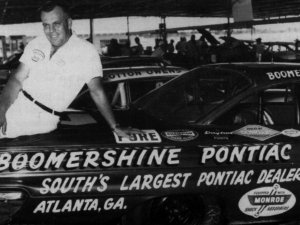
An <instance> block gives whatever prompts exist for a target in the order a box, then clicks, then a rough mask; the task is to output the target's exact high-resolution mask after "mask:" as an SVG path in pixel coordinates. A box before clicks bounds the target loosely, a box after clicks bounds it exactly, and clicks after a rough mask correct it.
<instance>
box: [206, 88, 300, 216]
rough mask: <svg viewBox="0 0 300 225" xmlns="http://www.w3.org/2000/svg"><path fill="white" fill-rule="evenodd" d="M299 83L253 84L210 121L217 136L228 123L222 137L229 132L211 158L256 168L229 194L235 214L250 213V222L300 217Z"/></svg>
mask: <svg viewBox="0 0 300 225" xmlns="http://www.w3.org/2000/svg"><path fill="white" fill-rule="evenodd" d="M299 88H300V86H299V83H294V82H288V83H287V82H286V83H279V84H276V85H270V84H269V85H266V86H264V87H260V88H253V91H252V92H251V93H250V94H248V95H247V96H245V98H243V99H242V100H240V101H239V102H237V103H235V104H234V105H232V106H231V108H230V109H228V110H226V111H224V112H223V113H222V115H220V116H219V117H218V118H216V119H215V120H214V121H213V122H212V123H211V126H216V127H215V128H214V129H212V130H211V131H210V136H214V137H215V138H216V136H217V133H216V130H218V133H219V134H220V133H221V131H222V130H220V127H223V128H224V127H227V128H226V131H227V132H226V133H225V132H224V134H223V135H222V134H221V135H219V136H218V138H220V136H223V137H226V138H227V144H226V145H224V144H220V145H218V144H216V145H215V146H214V147H213V149H214V156H213V157H211V158H212V159H214V160H215V162H216V163H217V164H219V165H224V164H225V163H226V164H230V166H231V169H233V171H241V170H242V171H245V173H247V171H248V172H249V171H252V175H251V179H249V183H248V184H247V185H243V188H242V189H241V190H239V191H238V192H237V193H236V195H232V196H231V197H230V198H229V199H228V201H229V202H231V204H233V205H234V208H232V209H233V210H232V209H231V210H230V212H229V215H230V216H233V217H237V218H242V217H244V216H245V215H246V219H247V220H249V221H250V220H253V218H254V220H259V219H262V218H265V219H269V220H270V219H276V220H285V219H287V218H288V217H291V218H293V217H294V218H295V217H298V215H297V214H298V213H297V212H299V209H300V204H299V203H298V201H297V199H298V198H299V197H300V195H299V188H300V185H299V181H300V176H299V175H300V174H299V172H300V170H299V166H300V153H299V147H300V126H299V90H300V89H299ZM216 142H218V140H216ZM225 146H226V147H225ZM224 149H227V152H225V151H224ZM206 155H207V154H206ZM225 155H226V161H225ZM212 159H209V160H212ZM207 161H208V159H207ZM224 162H225V163H224ZM223 197H224V198H225V199H226V196H223ZM247 217H248V218H247Z"/></svg>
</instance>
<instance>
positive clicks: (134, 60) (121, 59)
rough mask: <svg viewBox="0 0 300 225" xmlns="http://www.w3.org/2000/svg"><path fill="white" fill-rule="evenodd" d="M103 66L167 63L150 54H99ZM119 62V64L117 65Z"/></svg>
mask: <svg viewBox="0 0 300 225" xmlns="http://www.w3.org/2000/svg"><path fill="white" fill-rule="evenodd" d="M101 62H102V66H103V68H112V67H120V66H119V65H123V66H147V65H158V64H162V65H169V63H168V62H167V61H165V60H163V59H161V58H159V57H152V56H116V57H108V56H101ZM118 64H119V65H118Z"/></svg>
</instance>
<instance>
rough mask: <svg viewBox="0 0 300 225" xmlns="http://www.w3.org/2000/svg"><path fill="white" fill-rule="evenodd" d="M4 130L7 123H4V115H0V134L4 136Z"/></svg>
mask: <svg viewBox="0 0 300 225" xmlns="http://www.w3.org/2000/svg"><path fill="white" fill-rule="evenodd" d="M6 128H7V122H6V117H5V114H2V113H1V114H0V132H1V133H2V134H4V135H5V134H6Z"/></svg>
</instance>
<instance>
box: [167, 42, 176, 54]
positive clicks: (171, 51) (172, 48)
mask: <svg viewBox="0 0 300 225" xmlns="http://www.w3.org/2000/svg"><path fill="white" fill-rule="evenodd" d="M174 50H175V48H174V40H173V39H171V40H170V43H169V44H168V46H167V52H168V53H171V54H173V53H174Z"/></svg>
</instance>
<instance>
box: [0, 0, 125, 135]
mask: <svg viewBox="0 0 300 225" xmlns="http://www.w3.org/2000/svg"><path fill="white" fill-rule="evenodd" d="M40 13H41V14H40V15H41V20H42V24H43V29H44V34H45V35H43V36H41V37H37V38H36V39H34V40H33V41H31V42H30V43H29V44H28V45H27V46H26V48H25V49H24V53H23V55H22V57H21V58H20V66H19V67H18V69H17V71H16V73H15V74H14V75H12V76H11V77H10V79H9V81H8V83H7V85H6V87H5V88H4V90H3V92H2V94H1V96H0V131H1V132H0V138H4V137H9V138H14V137H17V136H20V135H33V134H38V133H47V132H50V131H53V130H54V129H56V128H57V124H58V122H59V114H60V112H62V111H64V110H65V109H66V108H67V107H68V105H69V104H70V103H71V102H72V100H73V99H74V98H75V97H76V95H77V94H78V92H79V91H80V89H81V88H82V86H83V85H84V83H87V85H88V87H89V90H90V93H91V96H92V99H93V100H94V102H95V103H96V105H97V108H98V109H99V111H100V112H101V113H102V115H103V116H104V118H105V119H106V121H107V122H108V124H109V126H110V127H111V129H112V130H113V131H114V132H116V133H117V134H118V135H119V136H127V133H126V132H127V131H126V130H123V129H121V128H120V127H119V126H118V124H117V123H116V121H115V118H114V116H113V113H112V111H111V108H110V105H109V103H108V101H107V98H106V95H105V92H104V90H103V88H102V84H101V80H100V81H99V79H94V78H95V77H99V76H101V75H102V66H101V63H100V58H99V55H98V52H97V50H96V49H95V47H94V46H93V45H92V44H90V43H89V42H87V41H84V40H82V39H80V38H78V37H77V36H76V35H75V34H72V30H71V27H72V19H71V18H70V15H69V12H68V10H67V8H66V7H65V6H64V5H62V4H60V3H58V2H54V1H48V2H46V4H45V5H43V6H42V7H41V9H40Z"/></svg>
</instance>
